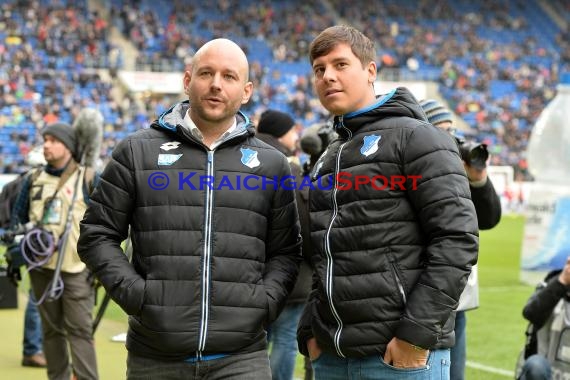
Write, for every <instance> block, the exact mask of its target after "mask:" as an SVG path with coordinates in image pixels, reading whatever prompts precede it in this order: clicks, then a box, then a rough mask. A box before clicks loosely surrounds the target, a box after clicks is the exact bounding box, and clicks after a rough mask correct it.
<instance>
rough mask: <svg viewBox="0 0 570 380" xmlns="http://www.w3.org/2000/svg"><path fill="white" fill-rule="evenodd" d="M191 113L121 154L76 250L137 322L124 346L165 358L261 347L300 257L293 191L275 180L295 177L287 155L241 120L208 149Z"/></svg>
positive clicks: (175, 116)
mask: <svg viewBox="0 0 570 380" xmlns="http://www.w3.org/2000/svg"><path fill="white" fill-rule="evenodd" d="M188 106H189V104H188V102H182V103H179V104H177V105H175V106H174V107H173V108H171V109H170V110H168V111H167V112H165V113H164V114H163V115H162V116H160V118H159V119H158V120H157V121H155V122H154V123H153V124H152V126H151V128H150V129H145V130H141V131H138V132H136V133H135V134H133V135H131V136H129V137H128V138H127V139H125V140H123V141H122V142H121V143H120V144H119V145H118V146H117V148H116V149H115V150H114V152H113V157H112V160H111V161H110V162H109V164H108V165H107V167H106V168H105V170H104V172H103V174H102V175H101V182H100V185H99V186H98V188H97V189H96V191H95V192H94V194H93V197H92V199H91V205H90V207H89V208H88V210H87V212H86V213H85V218H84V220H83V221H82V223H81V235H80V238H79V243H78V252H79V255H80V257H81V258H82V260H83V261H84V262H85V263H86V264H87V266H88V267H89V268H90V269H91V270H92V271H93V273H94V274H95V275H96V276H97V277H98V279H99V280H100V281H101V283H102V284H103V286H104V287H105V289H106V290H107V291H108V292H109V294H110V295H111V297H112V298H113V299H114V300H115V302H117V304H118V305H120V306H121V307H122V308H123V310H125V312H126V313H127V314H128V315H129V331H128V335H127V349H128V350H129V351H131V352H133V353H135V354H137V355H140V356H146V357H153V358H159V359H163V360H185V359H188V358H193V360H194V359H196V360H200V359H201V358H203V357H205V356H211V355H217V354H231V353H235V352H253V351H257V350H260V349H263V348H265V347H266V332H265V327H266V326H267V325H268V324H269V323H270V322H271V321H273V320H274V319H275V318H276V317H277V315H278V314H279V311H280V309H281V308H282V307H283V306H284V303H285V301H286V298H287V296H288V294H289V292H290V291H291V289H292V287H293V285H294V283H295V279H296V276H297V272H298V265H299V262H300V259H301V255H300V253H301V248H300V245H301V238H300V228H299V222H298V216H297V210H296V205H295V194H294V192H293V191H289V190H286V189H281V188H277V189H276V188H275V186H272V185H271V182H270V181H272V180H273V177H274V176H277V177H284V176H288V175H290V174H291V172H290V168H289V163H288V162H287V160H286V158H285V157H284V156H283V155H282V154H281V153H279V152H278V151H277V150H275V149H274V148H272V147H270V146H269V145H267V144H265V143H263V142H261V141H260V140H258V139H257V138H255V137H254V129H253V127H252V125H251V124H250V122H249V120H248V119H247V118H246V117H245V116H244V115H242V114H241V113H238V115H237V122H238V125H237V128H236V130H235V131H234V132H232V134H230V135H229V136H227V137H226V139H225V140H224V142H223V143H221V145H219V146H218V147H217V148H215V149H214V150H213V151H210V150H209V149H208V148H207V147H206V146H204V145H203V144H202V143H201V142H199V141H198V140H197V139H195V138H194V137H193V136H192V135H191V133H190V132H189V131H188V130H187V129H186V128H183V127H182V126H181V125H182V124H183V118H184V115H185V113H186V110H187V109H188ZM254 176H255V177H254ZM246 177H247V180H246ZM256 178H265V179H267V183H266V186H264V184H263V183H262V181H261V180H260V179H256ZM212 183H213V185H210V184H212ZM165 184H166V186H165ZM256 187H257V189H256ZM264 187H265V189H264ZM159 188H161V189H159ZM129 225H130V226H131V239H132V246H133V258H132V263H129V262H128V260H127V258H126V256H125V255H124V254H123V252H122V250H121V247H120V244H121V242H122V241H123V240H125V239H126V238H127V235H128V228H129Z"/></svg>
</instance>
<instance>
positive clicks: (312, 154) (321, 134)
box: [300, 122, 338, 175]
mask: <svg viewBox="0 0 570 380" xmlns="http://www.w3.org/2000/svg"><path fill="white" fill-rule="evenodd" d="M337 137H338V135H337V133H336V132H335V130H334V127H333V124H332V123H331V122H327V123H325V124H323V125H320V126H316V125H315V126H313V127H309V129H308V130H307V133H305V134H304V135H303V136H302V137H301V140H300V145H301V150H302V151H303V152H305V153H306V154H308V155H309V160H308V161H307V162H305V163H304V164H303V175H309V173H310V172H311V171H312V170H313V166H314V165H315V164H316V163H317V160H318V159H319V157H320V156H321V155H322V154H323V152H324V151H325V150H326V149H327V147H328V146H329V144H330V143H331V142H332V141H333V140H335V139H336V138H337Z"/></svg>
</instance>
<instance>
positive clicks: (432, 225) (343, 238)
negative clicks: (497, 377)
mask: <svg viewBox="0 0 570 380" xmlns="http://www.w3.org/2000/svg"><path fill="white" fill-rule="evenodd" d="M309 50H310V61H311V65H312V68H313V75H314V86H315V89H316V93H317V94H318V96H319V99H320V101H321V103H322V104H323V106H324V107H325V108H326V109H327V110H328V111H330V112H331V113H332V114H333V115H335V117H334V126H335V129H336V131H337V133H338V134H339V139H338V140H336V141H334V142H333V143H331V145H329V146H328V148H327V149H326V152H325V153H323V155H322V156H321V158H320V159H319V161H318V162H317V163H316V165H315V167H314V169H313V172H312V173H311V176H312V178H313V185H314V186H315V190H314V191H313V189H311V194H310V210H311V240H312V242H313V252H312V256H311V263H312V265H313V269H314V271H315V274H316V276H315V279H316V281H315V283H314V285H313V292H312V293H311V297H310V301H309V303H308V304H307V307H306V308H305V312H304V314H303V317H302V318H301V322H300V325H299V330H298V343H299V349H300V350H301V352H302V353H303V354H304V355H309V356H310V357H311V359H312V360H313V369H314V372H315V377H316V379H317V380H319V379H344V378H347V373H348V371H353V370H355V371H358V373H366V378H369V379H383V378H397V377H403V376H407V378H410V379H413V378H427V377H429V378H432V379H446V378H448V376H449V367H448V365H449V350H448V348H449V347H451V346H453V343H454V336H453V323H454V317H453V314H452V311H453V310H454V309H455V308H456V307H457V303H458V301H459V297H460V295H461V292H462V290H463V288H464V286H465V283H466V281H467V278H468V276H469V273H470V272H471V266H472V265H473V264H475V263H476V261H477V249H478V229H477V223H476V215H475V209H474V207H473V203H472V202H471V198H470V193H469V185H468V181H467V177H466V175H465V171H464V169H463V165H462V164H461V159H460V157H459V152H458V150H457V146H456V144H455V142H454V141H453V140H452V138H451V137H450V136H449V135H447V134H446V133H444V132H443V131H441V130H439V129H437V128H435V127H433V126H432V125H431V124H429V123H428V122H427V120H426V118H425V114H424V112H423V111H422V109H421V107H420V105H419V104H418V102H417V100H416V99H415V98H414V97H413V96H412V94H411V93H410V92H409V91H408V90H407V89H405V88H398V89H395V90H393V91H391V92H390V93H388V94H385V95H382V96H378V97H377V96H376V95H375V91H374V82H375V80H376V75H377V67H376V63H375V62H374V59H375V58H376V54H375V51H374V45H373V43H372V42H371V41H370V40H369V39H368V38H367V37H366V36H364V35H363V34H362V33H361V32H359V31H358V30H356V29H354V28H352V27H348V26H334V27H331V28H327V29H326V30H324V31H323V32H322V33H321V34H319V35H318V36H317V37H316V39H315V40H313V42H312V43H311V46H310V49H309ZM394 367H396V368H394Z"/></svg>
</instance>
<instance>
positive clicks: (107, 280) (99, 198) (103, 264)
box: [77, 139, 145, 315]
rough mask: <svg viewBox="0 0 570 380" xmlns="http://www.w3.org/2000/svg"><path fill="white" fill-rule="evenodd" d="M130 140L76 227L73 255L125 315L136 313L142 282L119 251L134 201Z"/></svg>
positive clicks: (123, 144)
mask: <svg viewBox="0 0 570 380" xmlns="http://www.w3.org/2000/svg"><path fill="white" fill-rule="evenodd" d="M130 144H131V142H130V139H126V140H123V141H122V142H121V143H119V145H118V146H117V147H116V148H115V150H114V151H113V156H112V158H111V161H110V162H109V164H108V165H107V166H106V168H105V170H104V171H103V173H102V174H101V178H100V181H99V184H98V186H97V188H96V189H95V191H94V192H93V194H92V195H91V199H90V202H89V206H88V208H87V211H86V212H85V215H84V217H83V220H82V221H81V223H80V235H79V241H78V244H77V253H78V254H79V256H80V258H81V260H82V261H83V262H84V263H85V264H86V265H87V267H88V268H89V270H91V271H92V272H93V273H94V274H95V276H96V277H97V278H98V279H99V281H100V282H101V284H102V285H103V286H104V287H105V289H106V290H107V292H108V293H109V295H110V296H111V298H112V299H113V300H114V301H115V302H116V303H117V304H118V305H119V306H120V307H121V308H122V309H123V310H124V311H125V312H126V313H127V314H129V315H135V314H137V313H138V312H139V311H140V308H141V305H142V302H143V297H144V287H145V281H144V279H143V278H142V277H141V276H140V275H139V274H138V273H137V272H136V271H135V269H134V267H133V266H132V265H131V263H129V261H128V260H127V257H126V256H125V254H124V253H123V250H122V249H121V242H122V241H123V240H125V239H126V238H127V235H128V230H129V221H130V219H131V215H132V210H133V205H134V201H135V197H136V189H135V181H134V165H133V157H132V150H131V145H130Z"/></svg>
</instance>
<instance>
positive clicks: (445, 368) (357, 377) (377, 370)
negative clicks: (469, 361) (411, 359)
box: [313, 349, 449, 380]
mask: <svg viewBox="0 0 570 380" xmlns="http://www.w3.org/2000/svg"><path fill="white" fill-rule="evenodd" d="M313 371H314V372H315V380H449V350H448V349H443V350H435V351H430V353H429V357H428V361H427V364H426V365H425V366H424V367H420V368H395V367H392V366H391V365H388V364H386V363H384V360H383V359H382V357H381V356H368V357H366V358H361V359H342V358H340V357H338V356H336V355H331V354H328V353H326V352H323V353H322V354H321V356H319V357H318V358H317V359H316V360H315V361H313Z"/></svg>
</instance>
